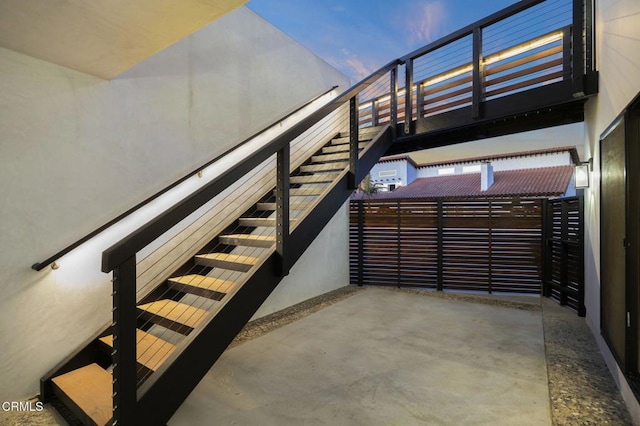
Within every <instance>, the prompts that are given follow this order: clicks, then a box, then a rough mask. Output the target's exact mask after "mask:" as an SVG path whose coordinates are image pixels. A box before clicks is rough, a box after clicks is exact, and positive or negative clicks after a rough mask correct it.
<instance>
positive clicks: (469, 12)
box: [247, 0, 517, 82]
mask: <svg viewBox="0 0 640 426" xmlns="http://www.w3.org/2000/svg"><path fill="white" fill-rule="evenodd" d="M516 2H517V0H483V1H478V0H384V1H383V0H341V1H338V0H250V1H249V2H248V3H247V6H248V7H249V8H250V9H252V10H253V11H255V12H256V13H258V14H259V15H260V16H262V17H263V18H265V19H266V20H267V21H269V22H270V23H271V24H273V25H275V26H276V27H278V28H279V29H280V30H281V31H283V32H284V33H286V34H288V35H289V36H291V37H292V38H293V39H295V40H297V41H298V42H299V43H301V44H302V45H303V46H305V47H306V48H308V49H309V50H311V51H312V52H314V53H316V54H317V55H318V56H320V57H321V58H322V59H324V60H325V61H327V62H328V63H330V64H331V65H333V66H334V67H336V68H338V69H339V70H340V71H342V72H343V73H344V74H346V75H348V76H349V77H351V78H352V80H353V81H354V82H355V81H358V80H361V79H362V78H364V77H366V76H368V75H369V74H371V73H372V72H374V71H375V70H377V69H378V68H380V67H382V66H384V65H385V64H387V63H388V62H390V61H392V60H393V59H396V58H399V57H401V56H404V55H405V54H407V53H409V52H411V51H413V50H415V49H417V48H419V47H422V46H424V45H426V44H428V43H430V42H432V41H435V40H438V39H439V38H441V37H443V36H446V35H448V34H450V33H452V32H454V31H456V30H458V29H460V28H462V27H465V26H467V25H469V24H471V23H473V22H475V21H478V20H480V19H482V18H484V17H486V16H488V15H490V14H492V13H494V12H497V11H499V10H501V9H503V8H505V7H507V6H509V5H511V4H513V3H516Z"/></svg>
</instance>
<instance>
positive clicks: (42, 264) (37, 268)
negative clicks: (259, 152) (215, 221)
mask: <svg viewBox="0 0 640 426" xmlns="http://www.w3.org/2000/svg"><path fill="white" fill-rule="evenodd" d="M338 87H339V86H337V85H336V86H333V87H331V88H330V89H327V90H325V91H323V92H322V93H320V94H318V95H316V96H314V97H313V98H311V99H310V100H308V101H307V102H305V103H304V104H303V105H301V106H299V107H297V108H296V109H294V110H293V111H291V112H289V113H288V114H287V115H285V116H284V117H281V118H279V119H278V120H276V121H274V122H273V123H271V124H269V125H267V126H266V127H264V128H263V129H261V130H259V131H258V132H256V133H255V134H253V135H252V136H249V137H248V138H246V139H244V140H243V141H241V142H240V143H238V144H236V145H234V146H233V147H231V148H229V149H228V150H226V151H225V152H223V153H222V154H219V155H217V156H216V157H215V158H213V159H211V160H209V161H207V162H206V163H204V164H203V165H201V166H200V167H198V168H196V169H195V170H193V171H192V172H190V173H187V174H185V175H184V176H183V177H181V178H180V179H178V180H176V181H175V182H173V183H171V184H170V185H168V186H166V187H165V188H163V189H161V190H160V191H158V192H156V193H155V194H153V195H152V196H150V197H148V198H147V199H145V200H144V201H142V202H140V203H138V204H136V205H135V206H133V207H131V208H130V209H129V210H127V211H125V212H124V213H122V214H120V215H118V216H117V217H115V218H114V219H112V220H110V221H109V222H107V223H105V224H104V225H102V226H100V227H99V228H96V229H95V230H93V231H91V232H90V233H88V234H87V235H85V236H84V237H82V238H80V239H79V240H77V241H75V242H73V243H71V244H69V245H68V246H67V247H65V248H63V249H62V250H60V251H58V252H57V253H55V254H54V255H52V256H49V257H48V258H46V259H45V260H43V261H40V262H36V263H34V264H33V265H31V269H33V270H35V271H41V270H43V269H44V268H46V267H47V266H48V265H51V264H52V263H53V262H55V261H56V260H58V259H60V258H61V257H62V256H64V255H65V254H67V253H69V252H71V251H72V250H74V249H76V248H78V247H79V246H81V245H82V244H84V243H86V242H87V241H89V240H90V239H91V238H93V237H95V236H96V235H98V234H100V233H101V232H102V231H104V230H106V229H107V228H110V227H111V226H113V225H114V224H116V223H117V222H120V221H121V220H122V219H124V218H125V217H127V216H129V215H130V214H132V213H133V212H135V211H137V210H139V209H140V208H142V207H143V206H145V205H147V204H149V203H150V202H151V201H153V200H155V199H156V198H158V197H160V196H161V195H163V194H165V193H166V192H168V191H170V190H171V189H173V188H175V187H176V186H178V185H180V184H181V183H182V182H184V181H186V180H187V179H189V178H190V177H192V176H193V175H195V174H196V173H198V172H199V171H201V170H203V169H206V168H207V167H209V166H210V165H212V164H213V163H215V162H216V161H219V160H220V159H221V158H223V157H225V156H227V155H229V154H231V153H232V152H233V151H235V150H237V149H238V148H240V147H241V146H244V145H246V144H247V143H248V142H249V141H251V140H253V139H255V138H256V137H258V136H259V135H261V134H263V133H264V132H266V131H267V130H269V129H272V128H273V127H275V126H277V125H278V124H280V123H281V122H282V121H284V120H286V119H288V118H289V117H291V116H293V115H294V114H296V113H298V112H300V111H301V110H303V109H304V108H306V107H307V106H309V105H311V104H312V103H313V102H315V101H317V100H318V99H320V98H321V97H323V96H325V95H327V94H328V93H330V92H331V91H333V90H335V89H337V88H338Z"/></svg>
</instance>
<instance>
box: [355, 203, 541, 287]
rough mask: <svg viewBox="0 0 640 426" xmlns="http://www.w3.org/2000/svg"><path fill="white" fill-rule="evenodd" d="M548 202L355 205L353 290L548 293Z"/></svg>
mask: <svg viewBox="0 0 640 426" xmlns="http://www.w3.org/2000/svg"><path fill="white" fill-rule="evenodd" d="M542 210H543V200H541V199H522V198H514V199H503V198H501V199H491V200H487V199H449V200H446V199H445V200H434V199H399V200H380V199H376V200H354V201H352V202H351V212H350V230H349V232H350V267H351V283H352V284H358V285H382V286H398V287H423V288H432V289H437V290H464V291H481V292H488V293H493V292H518V293H535V294H540V293H541V283H542V241H543V240H542Z"/></svg>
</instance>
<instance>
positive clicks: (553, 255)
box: [544, 196, 586, 316]
mask: <svg viewBox="0 0 640 426" xmlns="http://www.w3.org/2000/svg"><path fill="white" fill-rule="evenodd" d="M546 204H547V205H546V207H545V210H546V212H545V216H546V218H545V220H546V226H545V234H546V235H545V240H546V248H545V277H544V295H545V296H547V297H551V298H553V299H555V300H557V301H558V302H559V303H560V304H561V305H567V306H569V307H570V308H571V309H573V310H575V311H576V312H577V313H578V315H580V316H585V315H586V309H585V306H584V236H583V233H584V219H583V213H584V204H583V198H582V197H581V196H580V197H569V198H560V199H556V200H547V202H546Z"/></svg>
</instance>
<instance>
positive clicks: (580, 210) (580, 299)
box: [578, 195, 587, 317]
mask: <svg viewBox="0 0 640 426" xmlns="http://www.w3.org/2000/svg"><path fill="white" fill-rule="evenodd" d="M578 240H579V242H580V243H579V245H578V252H579V253H578V256H579V258H580V263H579V265H580V266H579V267H580V272H579V276H578V279H579V280H580V282H579V283H578V316H580V317H585V316H587V308H586V306H585V305H584V285H585V283H584V195H579V196H578Z"/></svg>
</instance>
